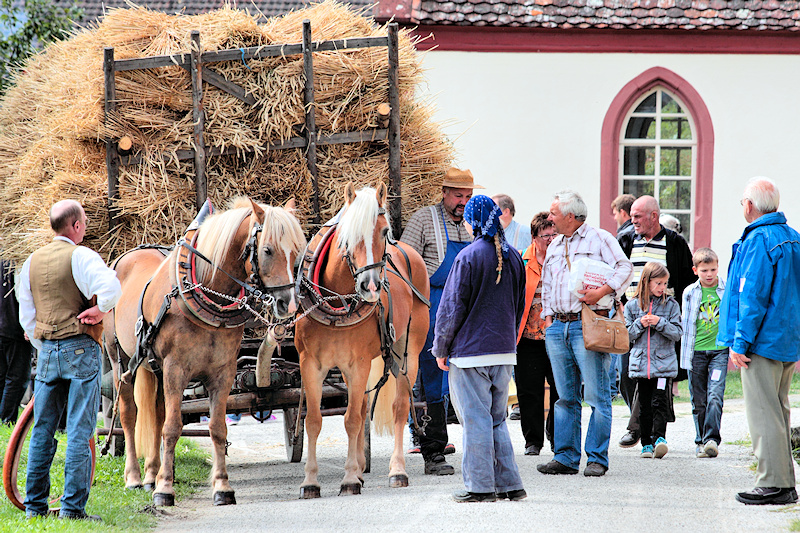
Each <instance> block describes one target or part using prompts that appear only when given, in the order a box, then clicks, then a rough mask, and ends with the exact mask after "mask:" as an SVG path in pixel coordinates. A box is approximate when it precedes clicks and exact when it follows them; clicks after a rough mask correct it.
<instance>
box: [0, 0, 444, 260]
mask: <svg viewBox="0 0 800 533" xmlns="http://www.w3.org/2000/svg"><path fill="white" fill-rule="evenodd" d="M304 19H309V20H310V21H311V29H312V40H314V41H321V40H329V39H342V38H349V37H371V36H383V35H386V27H381V26H379V25H377V24H376V23H375V22H374V21H373V20H372V19H371V18H368V17H366V16H364V15H363V13H356V12H354V11H352V10H350V9H349V8H348V7H346V6H344V5H342V4H339V3H336V2H334V1H332V0H328V1H325V2H322V3H320V4H314V5H312V6H311V7H308V8H306V9H303V10H299V11H295V12H291V13H288V14H286V15H284V16H281V17H277V18H273V19H269V20H268V21H267V22H266V23H265V24H259V23H258V22H257V18H256V17H254V16H251V15H250V14H249V13H247V12H245V11H240V10H237V9H233V8H231V7H229V6H226V7H224V8H223V9H220V10H218V11H214V12H210V13H207V14H202V15H196V16H186V15H167V14H164V13H160V12H154V11H149V10H147V9H145V8H140V7H133V8H131V9H118V10H112V11H110V12H109V13H108V14H107V15H106V17H105V18H104V19H103V20H102V22H101V23H99V24H98V25H97V26H96V27H94V28H92V29H89V30H86V31H83V32H81V33H78V34H77V35H75V36H74V37H73V38H71V39H69V40H66V41H62V42H59V43H56V44H54V45H51V46H50V47H48V48H47V49H46V50H45V51H44V52H43V53H42V54H39V55H38V56H36V57H34V58H32V60H30V61H29V62H28V64H27V65H26V66H25V68H24V69H23V70H22V71H21V72H20V74H19V75H18V77H17V80H16V84H15V87H13V88H12V89H11V90H10V91H9V92H8V93H7V94H6V96H5V97H4V99H3V101H2V103H0V233H1V234H2V241H0V254H2V255H3V256H4V257H6V258H9V259H12V260H16V261H20V260H24V258H25V257H27V255H28V254H30V253H31V252H32V251H33V250H35V249H36V248H37V247H39V246H41V245H43V244H45V243H47V242H49V240H50V239H51V237H52V232H51V230H50V229H49V225H48V217H47V211H48V209H49V207H50V206H51V205H52V204H53V203H54V202H55V201H57V200H59V199H63V198H76V199H78V200H79V201H81V202H82V203H83V205H84V206H85V208H86V212H87V215H88V216H89V219H90V224H89V230H88V232H87V235H86V239H85V244H87V245H88V246H90V247H92V248H93V249H95V250H99V251H100V253H101V255H103V256H104V257H105V258H106V259H110V258H111V257H114V256H116V255H118V254H119V253H121V252H124V251H125V250H128V249H130V248H132V247H134V246H136V245H137V244H140V243H144V242H149V243H161V244H168V243H172V242H174V241H175V240H176V238H177V237H179V236H180V233H181V232H182V231H183V230H184V229H185V227H186V226H187V225H188V223H189V222H190V221H191V220H192V219H193V218H194V215H195V192H194V188H195V185H194V167H193V162H192V161H191V160H188V161H186V160H182V161H179V160H178V159H177V157H175V154H176V152H177V151H178V150H185V149H189V148H192V147H193V144H192V129H193V123H192V100H191V80H190V76H189V73H188V72H187V71H185V70H184V69H183V68H181V67H179V66H171V67H161V68H157V69H149V70H138V71H124V72H117V74H116V99H117V109H116V112H115V113H114V114H113V115H111V116H110V117H109V119H108V120H104V84H103V68H102V57H103V48H104V47H108V46H111V47H114V49H115V59H127V58H139V57H150V56H155V55H165V54H174V53H184V52H188V51H189V50H190V43H191V40H190V34H191V32H192V31H193V30H199V32H200V39H201V47H202V48H203V51H208V50H222V49H232V48H235V49H238V48H244V47H251V46H260V45H270V44H281V43H286V44H292V43H299V42H302V21H303V20H304ZM399 56H400V66H399V89H400V101H401V106H400V116H401V142H402V152H401V154H402V155H401V160H402V179H403V184H402V206H403V219H404V221H405V220H407V219H408V217H409V216H410V215H411V214H412V213H413V212H414V211H415V210H416V209H418V208H419V207H421V206H423V205H425V204H427V203H430V202H431V201H432V200H435V197H436V194H437V192H438V190H439V187H438V185H439V183H441V181H440V180H441V176H442V174H443V173H444V171H445V169H446V168H447V167H448V166H449V165H450V164H451V160H452V145H451V144H450V143H448V142H447V140H446V139H445V138H444V136H443V134H442V132H441V130H440V128H439V126H438V125H437V124H436V123H434V122H433V121H432V118H431V116H432V112H433V111H432V108H431V106H430V104H429V103H428V102H425V101H420V100H418V99H416V95H415V87H416V86H417V84H418V83H419V82H420V81H421V68H420V59H419V57H418V54H417V52H416V50H415V48H414V42H413V39H412V38H411V37H410V36H409V34H408V33H407V32H403V31H401V32H400V46H399ZM205 68H210V69H211V70H214V71H216V72H217V73H218V74H220V75H222V76H223V77H225V78H226V79H227V80H229V81H232V82H234V83H236V84H238V85H240V86H241V87H243V88H245V89H246V91H247V93H248V94H250V95H252V96H253V97H254V98H255V99H256V102H257V104H256V105H255V106H250V105H248V104H246V103H243V102H242V101H240V100H238V99H236V98H235V97H233V96H231V95H229V94H228V93H226V92H224V91H222V90H219V89H217V88H216V87H213V86H211V85H209V84H204V88H203V107H204V111H205V129H204V137H205V139H204V140H205V145H206V147H207V148H211V147H216V148H229V147H234V148H235V153H234V154H228V155H221V156H210V157H208V159H207V166H206V169H207V170H206V173H207V179H208V194H209V197H210V198H211V200H212V202H214V204H215V205H217V206H218V207H222V205H220V204H224V203H225V201H226V200H227V199H229V198H231V197H233V196H236V195H242V194H245V195H248V196H250V197H251V198H253V199H255V200H257V201H260V202H264V203H267V204H271V205H281V204H282V203H284V202H285V201H286V200H288V199H289V198H292V197H294V198H295V199H296V200H297V205H298V206H299V207H300V211H299V213H298V217H299V218H300V220H301V222H302V223H303V224H304V225H305V228H306V230H307V232H309V230H311V229H313V228H312V227H311V225H310V221H311V218H312V216H313V213H312V212H311V200H310V198H311V195H312V186H311V176H310V173H309V171H308V167H307V164H306V158H305V154H304V152H303V150H301V149H287V150H272V151H266V150H264V149H263V147H264V146H267V145H269V144H270V143H275V142H278V141H281V140H286V139H289V138H291V137H296V136H299V135H302V134H303V133H302V125H303V124H304V106H303V84H304V74H303V61H302V56H284V57H277V58H268V59H263V60H252V61H248V62H246V63H245V62H241V61H231V62H223V63H213V64H210V65H208V66H206V67H205ZM387 68H388V60H387V53H386V49H385V48H382V47H379V48H367V49H356V50H344V51H334V52H317V53H315V54H314V89H315V109H316V124H317V129H318V132H319V134H320V135H326V134H331V133H339V132H346V131H362V130H365V129H368V128H375V127H379V126H378V116H377V111H376V110H377V107H378V106H379V105H380V104H381V103H384V102H388V78H387ZM122 136H128V137H129V138H131V139H132V140H133V144H134V147H135V148H136V150H137V151H138V153H139V154H140V156H141V163H140V164H138V165H131V166H122V167H121V168H120V176H119V180H120V184H119V190H120V200H119V202H118V204H117V205H118V207H119V210H120V225H119V226H118V227H117V229H116V230H115V231H114V232H109V231H108V227H109V226H108V224H109V220H108V218H109V217H108V208H107V201H108V200H107V198H108V194H107V173H106V165H105V142H104V141H105V139H106V138H111V139H118V138H121V137H122ZM317 167H318V176H319V185H320V204H321V206H320V210H321V213H320V214H321V219H322V220H323V221H324V220H327V219H328V218H330V217H331V216H332V215H333V214H335V212H336V210H337V209H338V208H339V207H340V206H341V203H342V190H343V188H344V185H345V184H346V183H347V182H348V181H353V182H355V183H356V185H357V187H358V186H364V185H370V186H374V185H376V184H377V183H378V182H379V181H384V182H387V183H388V145H387V143H386V142H371V143H354V144H340V145H329V146H319V147H318V153H317Z"/></svg>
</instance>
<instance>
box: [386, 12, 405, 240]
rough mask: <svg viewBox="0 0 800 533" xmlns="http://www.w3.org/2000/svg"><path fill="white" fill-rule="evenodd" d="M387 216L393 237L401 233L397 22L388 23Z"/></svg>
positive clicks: (398, 236) (401, 191) (401, 192)
mask: <svg viewBox="0 0 800 533" xmlns="http://www.w3.org/2000/svg"><path fill="white" fill-rule="evenodd" d="M388 55H389V106H390V108H391V109H390V111H389V216H390V217H391V219H392V232H393V233H394V238H395V239H399V238H400V236H401V235H402V230H403V220H402V207H401V202H402V194H403V190H402V176H401V175H400V163H401V158H400V91H399V89H398V68H399V66H400V54H399V48H398V35H397V23H396V22H392V23H391V24H389V40H388Z"/></svg>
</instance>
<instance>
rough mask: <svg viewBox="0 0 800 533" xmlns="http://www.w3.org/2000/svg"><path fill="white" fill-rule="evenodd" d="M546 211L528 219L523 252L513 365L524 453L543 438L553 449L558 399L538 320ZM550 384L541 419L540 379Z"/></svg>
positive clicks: (548, 227) (551, 232)
mask: <svg viewBox="0 0 800 533" xmlns="http://www.w3.org/2000/svg"><path fill="white" fill-rule="evenodd" d="M549 215H550V213H548V212H547V211H542V212H541V213H538V214H537V215H536V216H534V217H533V220H532V221H531V237H532V238H533V242H532V244H531V245H530V246H528V248H527V249H526V250H525V251H524V252H523V255H522V260H523V262H524V263H525V282H526V283H525V307H524V308H523V311H522V321H521V323H520V328H519V332H518V334H517V364H516V366H515V367H514V381H515V382H516V384H517V399H518V401H519V414H520V424H521V426H522V435H523V436H524V437H525V455H539V453H540V452H541V450H542V446H543V445H544V437H545V434H546V435H547V440H549V441H550V449H551V450H552V449H553V409H554V407H555V404H556V400H558V393H557V392H556V384H555V380H554V379H553V369H552V368H551V367H550V359H549V358H548V357H547V350H546V349H545V346H544V320H543V319H542V316H541V315H542V264H544V259H545V255H546V254H547V247H548V246H549V245H550V243H551V242H552V241H553V239H554V238H555V236H556V235H558V232H557V231H556V227H555V225H554V224H553V222H551V221H550V220H548V218H547V217H548V216H549ZM545 380H547V383H548V385H549V386H550V409H549V413H548V415H547V421H546V422H545V416H544V382H545Z"/></svg>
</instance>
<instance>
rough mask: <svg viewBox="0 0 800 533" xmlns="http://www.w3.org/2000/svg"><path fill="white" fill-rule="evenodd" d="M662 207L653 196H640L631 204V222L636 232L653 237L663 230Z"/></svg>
mask: <svg viewBox="0 0 800 533" xmlns="http://www.w3.org/2000/svg"><path fill="white" fill-rule="evenodd" d="M660 215H661V207H659V205H658V200H656V199H655V198H653V197H652V196H648V195H646V196H640V197H639V198H637V199H636V201H635V202H633V205H632V206H631V222H633V228H634V230H636V233H638V234H639V235H643V236H644V237H645V238H647V239H652V238H653V237H655V236H656V234H657V233H658V232H659V231H661V222H659V217H660Z"/></svg>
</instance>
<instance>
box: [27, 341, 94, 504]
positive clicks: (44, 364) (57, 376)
mask: <svg viewBox="0 0 800 533" xmlns="http://www.w3.org/2000/svg"><path fill="white" fill-rule="evenodd" d="M42 344H43V346H42V349H41V350H40V351H39V361H38V365H37V373H36V386H35V391H34V407H33V418H34V425H33V434H32V435H31V441H30V446H29V448H28V478H27V482H26V486H25V490H26V492H27V494H26V495H25V510H26V514H27V515H28V516H38V515H46V514H47V511H48V496H49V494H50V466H51V465H52V463H53V456H54V455H55V452H56V445H57V441H56V439H55V437H54V435H55V432H56V428H57V427H58V423H59V420H60V419H61V416H62V413H64V412H65V410H64V408H65V406H66V417H67V424H66V427H67V452H66V464H65V465H64V495H63V496H62V498H61V513H60V514H61V516H79V515H82V514H84V512H85V508H86V501H87V500H88V498H89V486H90V484H91V472H92V454H91V450H90V448H89V439H90V438H91V436H92V435H93V434H94V430H95V425H96V423H97V411H98V409H99V407H100V345H99V344H97V343H96V342H95V341H94V340H93V339H92V338H91V337H89V336H88V335H77V336H75V337H70V338H68V339H64V340H58V341H48V340H45V341H43V343H42Z"/></svg>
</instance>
